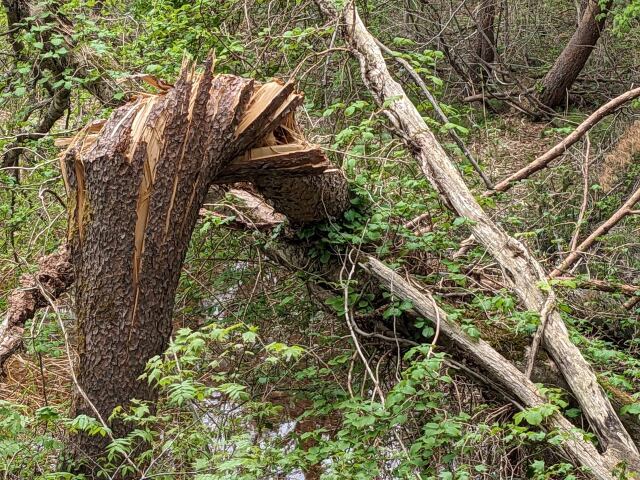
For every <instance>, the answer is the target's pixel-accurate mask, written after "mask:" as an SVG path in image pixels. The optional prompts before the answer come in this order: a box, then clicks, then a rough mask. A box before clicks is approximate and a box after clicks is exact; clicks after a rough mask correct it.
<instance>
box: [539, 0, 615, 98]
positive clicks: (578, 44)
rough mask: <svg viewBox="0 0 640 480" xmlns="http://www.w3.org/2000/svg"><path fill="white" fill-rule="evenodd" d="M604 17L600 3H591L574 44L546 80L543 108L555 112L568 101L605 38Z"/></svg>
mask: <svg viewBox="0 0 640 480" xmlns="http://www.w3.org/2000/svg"><path fill="white" fill-rule="evenodd" d="M601 14H602V10H601V9H600V4H599V0H589V2H588V5H587V6H586V8H585V10H584V13H583V14H582V18H581V20H580V23H579V24H578V28H577V29H576V31H575V32H574V34H573V36H572V37H571V40H569V43H568V44H567V46H566V47H565V48H564V50H563V51H562V53H561V54H560V56H559V57H558V58H557V59H556V62H555V63H554V64H553V66H552V67H551V70H549V71H548V72H547V74H546V75H545V77H544V78H543V79H542V83H541V87H542V90H541V92H540V95H539V96H538V100H539V101H540V102H541V103H542V104H543V105H545V106H547V107H549V108H554V107H557V106H558V105H560V104H561V103H562V102H563V101H564V99H565V98H566V96H567V92H568V90H569V89H570V88H571V86H572V85H573V82H575V80H576V78H578V75H580V72H581V71H582V69H583V68H584V66H585V64H586V63H587V60H589V56H590V55H591V52H593V50H594V48H595V46H596V43H597V42H598V39H599V38H600V35H601V34H602V30H603V28H604V23H605V17H604V16H602V18H600V16H601Z"/></svg>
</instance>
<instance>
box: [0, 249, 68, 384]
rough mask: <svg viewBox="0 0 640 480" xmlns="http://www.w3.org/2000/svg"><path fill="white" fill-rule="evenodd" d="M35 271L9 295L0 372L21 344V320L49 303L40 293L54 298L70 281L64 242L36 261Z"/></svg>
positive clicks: (1, 328)
mask: <svg viewBox="0 0 640 480" xmlns="http://www.w3.org/2000/svg"><path fill="white" fill-rule="evenodd" d="M39 264H40V265H39V268H38V271H37V272H36V273H34V274H25V275H23V276H22V279H21V280H20V286H19V287H18V288H16V289H15V290H14V291H13V292H12V293H11V294H10V295H9V302H8V303H9V305H8V309H7V312H6V315H5V318H4V320H3V321H2V323H1V324H0V373H2V372H3V371H4V364H5V362H6V361H7V360H8V359H9V357H10V356H11V355H13V354H14V353H15V352H16V351H17V350H18V349H19V348H20V346H21V345H22V334H23V332H24V325H25V323H26V322H27V321H28V320H30V319H32V318H33V317H34V315H35V314H36V312H37V311H38V309H40V308H42V307H45V306H47V305H48V304H49V301H48V299H47V297H46V296H45V295H44V294H43V290H44V292H46V293H47V295H48V296H49V297H50V298H52V299H54V300H55V299H57V298H58V297H60V295H62V294H63V293H64V292H65V291H66V290H67V289H68V288H69V287H70V286H71V284H72V283H73V267H72V265H71V259H70V254H69V249H68V247H67V245H62V246H61V247H60V248H59V249H58V251H57V252H55V253H52V254H51V255H48V256H46V257H44V258H42V259H41V260H40V262H39Z"/></svg>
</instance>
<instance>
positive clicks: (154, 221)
mask: <svg viewBox="0 0 640 480" xmlns="http://www.w3.org/2000/svg"><path fill="white" fill-rule="evenodd" d="M212 68H213V67H212V62H211V61H209V62H207V64H206V65H205V68H204V71H203V73H196V72H195V71H194V68H193V67H192V66H190V65H185V66H184V68H183V70H182V73H181V76H180V78H179V80H178V81H177V83H176V85H175V87H173V88H172V89H170V90H168V91H167V92H165V93H164V94H161V95H140V96H139V97H138V98H137V99H136V100H135V101H133V102H132V103H129V104H127V105H125V106H123V107H121V108H119V109H118V110H116V111H115V112H114V113H113V115H112V116H111V118H110V119H109V120H108V121H107V122H105V123H104V124H94V125H91V126H88V127H87V128H85V129H84V130H83V131H82V132H80V134H78V135H77V136H76V137H75V138H74V139H73V140H72V141H71V143H70V145H69V147H68V149H67V151H66V153H65V154H64V155H63V158H62V170H63V177H64V181H65V185H66V188H67V193H68V198H69V202H68V204H69V232H68V242H69V245H70V255H71V262H72V264H73V267H74V270H75V299H76V301H75V304H76V316H77V323H78V353H79V362H78V365H77V369H76V370H77V381H78V382H77V383H78V385H77V387H78V389H77V392H76V394H75V396H74V401H73V407H72V415H79V414H85V415H89V416H92V417H101V418H102V419H107V418H109V416H110V414H111V412H112V411H113V409H114V408H115V407H116V406H124V407H126V406H127V405H128V404H129V402H130V400H131V399H134V398H135V399H139V400H151V401H152V400H154V391H153V388H152V386H150V385H148V384H147V383H146V382H145V381H140V380H139V379H138V377H139V376H140V374H141V373H142V372H143V370H144V367H145V365H146V363H147V361H148V360H149V359H150V358H151V357H153V356H155V355H160V354H162V352H163V351H164V350H165V349H166V347H167V345H168V342H169V338H170V335H171V329H172V322H171V320H172V312H173V307H174V296H175V292H176V288H177V285H178V280H179V277H180V272H181V267H182V263H183V261H184V257H185V253H186V250H187V247H188V244H189V240H190V238H191V235H192V232H193V229H194V227H195V225H196V221H197V218H198V212H199V210H200V208H201V206H202V203H203V201H204V199H205V196H206V194H207V191H208V190H209V187H210V186H211V185H212V184H214V183H224V182H235V181H240V180H242V181H245V182H253V183H254V184H255V185H256V188H257V189H258V190H259V191H260V192H262V193H263V194H264V196H265V198H267V199H269V198H270V197H273V198H274V201H273V204H274V207H275V209H276V210H277V211H279V212H281V213H284V214H285V215H287V216H288V217H289V219H290V220H291V221H292V222H293V223H300V222H309V221H316V220H321V219H324V218H327V217H331V216H336V215H339V214H341V213H342V212H343V211H344V210H345V209H346V207H347V205H348V190H347V183H346V180H345V178H344V176H343V175H342V173H341V172H340V171H338V170H336V169H333V168H331V165H330V163H329V162H328V160H327V158H326V157H325V156H324V154H323V153H322V151H321V150H320V149H319V148H318V147H316V146H313V145H309V144H308V143H307V142H306V141H305V140H304V138H303V136H302V134H301V132H300V129H299V128H298V126H297V125H296V123H295V120H294V116H293V115H294V111H295V109H296V107H298V106H299V105H300V103H301V101H302V95H301V94H299V93H297V92H295V91H294V88H293V85H292V84H290V83H288V84H284V83H281V82H269V83H266V84H262V85H258V84H256V83H255V82H253V81H252V80H248V79H245V78H240V77H237V76H233V75H214V74H213V71H212ZM296 189H297V191H296ZM289 195H291V196H292V198H294V199H295V201H293V202H292V201H285V200H284V199H283V198H284V196H289ZM109 427H110V428H111V429H112V431H113V435H114V436H115V437H118V436H122V435H124V434H126V433H127V427H126V426H125V425H123V424H122V423H118V422H113V423H111V424H110V425H109ZM108 440H109V439H108V438H107V439H102V438H101V437H95V436H88V435H84V434H79V435H77V436H76V437H75V438H74V439H73V440H72V442H71V449H72V452H71V456H72V458H73V459H74V461H76V462H77V461H78V460H82V459H87V458H88V459H96V458H99V457H100V456H101V455H102V454H103V453H104V447H105V445H106V443H108ZM90 465H91V463H90V462H87V463H86V464H85V466H84V467H81V468H80V471H82V472H83V473H85V474H88V475H90V476H91V475H92V472H91V466H90Z"/></svg>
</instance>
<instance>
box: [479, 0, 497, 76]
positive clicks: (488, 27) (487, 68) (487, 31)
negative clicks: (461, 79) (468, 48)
mask: <svg viewBox="0 0 640 480" xmlns="http://www.w3.org/2000/svg"><path fill="white" fill-rule="evenodd" d="M496 3H497V0H482V1H481V2H480V7H479V11H478V16H477V18H476V22H477V24H478V37H477V40H476V42H477V43H476V58H477V59H478V67H479V68H478V69H479V72H478V74H479V75H480V77H481V79H482V83H484V82H485V81H486V80H487V77H488V74H489V73H490V72H491V64H492V63H493V61H494V60H495V57H496V54H495V52H496V50H495V48H496V47H495V45H496V34H495V18H496Z"/></svg>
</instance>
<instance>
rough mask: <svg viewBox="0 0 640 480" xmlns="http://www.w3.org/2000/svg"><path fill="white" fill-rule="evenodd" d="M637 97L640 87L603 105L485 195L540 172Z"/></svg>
mask: <svg viewBox="0 0 640 480" xmlns="http://www.w3.org/2000/svg"><path fill="white" fill-rule="evenodd" d="M638 97H640V87H638V88H634V89H633V90H629V91H628V92H625V93H623V94H622V95H619V96H617V97H616V98H614V99H613V100H610V101H609V102H607V103H605V104H604V105H603V106H601V107H600V108H599V109H597V110H596V111H595V112H593V113H592V114H591V115H589V116H588V117H587V118H586V120H585V121H584V122H582V123H581V124H580V125H578V127H577V128H576V129H575V130H574V131H573V132H571V133H570V134H569V135H567V136H566V137H565V138H564V140H562V141H561V142H560V143H558V144H557V145H555V146H554V147H553V148H552V149H550V150H548V151H547V152H546V153H544V154H542V155H541V156H539V157H538V158H536V159H535V160H534V161H532V162H531V163H529V164H528V165H526V166H525V167H523V168H521V169H520V170H518V171H517V172H515V173H514V174H512V175H510V176H509V177H507V178H505V179H504V180H502V181H500V182H498V183H497V184H496V186H495V187H494V189H493V191H487V192H485V195H492V194H493V193H495V192H506V191H507V190H509V189H510V188H511V187H513V185H514V184H515V183H516V182H519V181H520V180H524V179H525V178H529V177H530V176H531V175H532V174H534V173H535V172H537V171H539V170H542V169H543V168H545V167H546V166H547V165H549V163H551V162H552V161H553V160H555V159H556V158H558V157H559V156H561V155H562V154H563V153H564V152H565V151H566V150H567V149H568V148H569V147H570V146H571V145H573V144H574V143H576V142H577V141H578V140H580V139H581V138H582V137H583V136H584V135H585V134H586V133H587V132H588V131H589V130H591V129H592V128H593V127H594V126H595V125H596V124H597V123H598V122H600V121H601V120H602V119H603V118H605V117H607V116H608V115H611V114H612V113H613V112H615V111H616V110H617V109H618V108H620V107H621V106H622V105H624V104H625V103H627V102H629V101H631V100H633V99H635V98H638Z"/></svg>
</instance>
